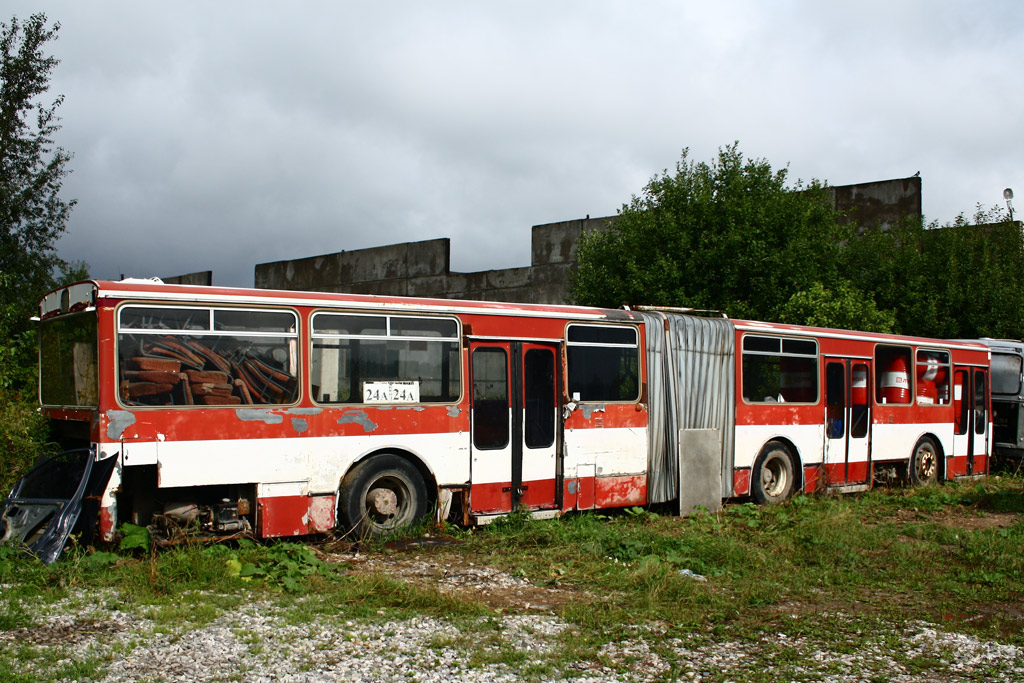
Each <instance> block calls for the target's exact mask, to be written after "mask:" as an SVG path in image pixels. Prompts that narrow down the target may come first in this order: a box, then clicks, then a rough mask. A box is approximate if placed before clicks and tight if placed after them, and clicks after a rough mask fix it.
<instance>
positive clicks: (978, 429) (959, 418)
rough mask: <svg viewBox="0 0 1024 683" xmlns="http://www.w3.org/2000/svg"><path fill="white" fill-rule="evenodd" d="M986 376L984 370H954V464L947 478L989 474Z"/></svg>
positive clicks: (964, 368) (948, 470)
mask: <svg viewBox="0 0 1024 683" xmlns="http://www.w3.org/2000/svg"><path fill="white" fill-rule="evenodd" d="M988 423H989V418H988V373H987V372H986V371H985V370H984V369H983V368H973V367H967V366H962V365H958V366H954V368H953V465H952V467H948V466H947V468H946V478H948V479H952V478H953V477H955V476H964V475H972V474H984V473H985V472H987V471H988V460H987V458H986V457H985V456H986V455H987V454H988V452H989V451H988V442H989V433H988Z"/></svg>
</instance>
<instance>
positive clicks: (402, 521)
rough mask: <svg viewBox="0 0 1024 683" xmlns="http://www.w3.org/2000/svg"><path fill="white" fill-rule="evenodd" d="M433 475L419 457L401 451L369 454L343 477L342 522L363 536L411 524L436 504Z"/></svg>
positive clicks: (356, 533)
mask: <svg viewBox="0 0 1024 683" xmlns="http://www.w3.org/2000/svg"><path fill="white" fill-rule="evenodd" d="M436 498H437V493H436V487H435V486H434V485H433V476H431V475H430V473H429V471H428V470H426V468H425V467H424V466H423V464H422V463H420V462H419V460H418V459H416V458H414V457H411V456H409V455H408V454H405V453H402V452H400V451H382V452H378V453H374V454H372V455H369V456H367V457H365V458H363V459H362V460H360V461H359V462H358V463H356V464H355V465H353V466H352V468H351V469H350V470H349V471H348V472H347V473H346V474H345V476H344V477H342V479H341V484H340V486H339V487H338V521H339V522H340V526H341V527H342V528H343V529H344V530H346V531H351V532H353V533H354V534H355V535H357V536H359V537H367V536H372V537H380V536H385V535H387V534H389V533H392V532H393V531H397V530H398V529H402V528H404V527H408V526H411V525H412V524H415V523H416V522H417V521H419V520H420V519H422V518H423V517H424V516H426V515H427V514H428V513H429V512H430V511H431V510H432V509H433V508H434V506H435V505H436Z"/></svg>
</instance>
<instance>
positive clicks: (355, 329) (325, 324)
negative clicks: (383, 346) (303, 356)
mask: <svg viewBox="0 0 1024 683" xmlns="http://www.w3.org/2000/svg"><path fill="white" fill-rule="evenodd" d="M313 333H314V334H340V335H352V336H376V337H383V336H384V335H386V334H387V316H383V315H343V314H334V313H317V314H316V315H314V316H313Z"/></svg>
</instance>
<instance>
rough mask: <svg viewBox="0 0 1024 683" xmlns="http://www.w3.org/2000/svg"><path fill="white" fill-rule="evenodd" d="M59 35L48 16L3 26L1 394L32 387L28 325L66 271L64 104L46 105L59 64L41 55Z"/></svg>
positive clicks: (67, 212) (0, 71)
mask: <svg viewBox="0 0 1024 683" xmlns="http://www.w3.org/2000/svg"><path fill="white" fill-rule="evenodd" d="M59 30H60V25H59V24H53V25H52V26H50V25H48V23H47V19H46V15H45V14H33V15H32V16H31V17H29V19H28V20H27V21H25V22H19V21H18V19H17V18H16V17H15V18H12V19H11V22H10V24H6V23H3V24H0V60H2V61H0V275H2V277H0V297H2V299H0V300H2V301H3V309H2V311H0V325H2V327H0V335H2V338H3V344H4V346H5V348H4V349H3V351H0V362H2V363H3V366H2V367H0V390H4V389H6V390H12V389H17V388H19V387H22V386H26V385H29V384H31V383H32V381H31V380H32V377H33V375H32V374H31V372H29V373H28V374H26V373H25V372H24V371H23V370H24V367H25V365H26V364H29V365H33V366H34V365H35V361H34V346H35V345H34V339H33V338H32V328H31V327H30V320H29V318H30V317H31V315H32V314H33V312H34V311H35V306H36V303H37V302H38V300H39V297H40V296H41V295H42V294H43V293H44V292H45V291H47V290H48V289H50V288H52V287H54V286H55V285H56V283H57V281H58V272H59V271H61V270H64V271H67V270H68V269H69V266H68V264H66V263H65V262H64V261H63V260H61V259H60V257H59V256H58V255H57V251H56V242H57V239H58V238H59V237H60V235H61V234H63V233H64V231H65V229H66V227H67V222H68V218H69V216H70V213H71V209H72V208H73V207H74V205H75V202H74V200H70V201H68V200H64V199H62V198H61V196H60V190H61V185H62V183H63V179H64V178H65V176H67V174H68V173H69V169H68V162H69V161H70V159H71V155H70V154H69V153H68V152H67V151H65V150H64V149H62V148H61V147H57V146H55V144H54V135H55V133H56V132H57V131H58V130H60V124H59V122H60V118H59V117H58V116H57V110H58V108H59V107H60V105H61V103H62V102H63V97H62V96H58V97H56V98H55V99H54V100H52V101H51V102H46V101H44V99H43V97H44V95H45V94H46V92H47V90H49V86H50V77H51V74H52V73H53V69H54V68H55V67H56V66H57V64H58V60H57V59H56V58H55V57H53V56H51V55H47V54H46V53H45V51H44V48H45V46H46V44H47V43H48V42H49V41H52V40H55V39H56V38H57V32H58V31H59ZM74 269H75V270H78V271H81V268H80V267H77V266H76V267H75V268H74Z"/></svg>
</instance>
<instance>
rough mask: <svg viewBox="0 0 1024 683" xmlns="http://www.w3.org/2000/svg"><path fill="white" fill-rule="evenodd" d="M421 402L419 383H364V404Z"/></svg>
mask: <svg viewBox="0 0 1024 683" xmlns="http://www.w3.org/2000/svg"><path fill="white" fill-rule="evenodd" d="M419 402H420V383H419V382H411V381H410V382H363V403H419Z"/></svg>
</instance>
